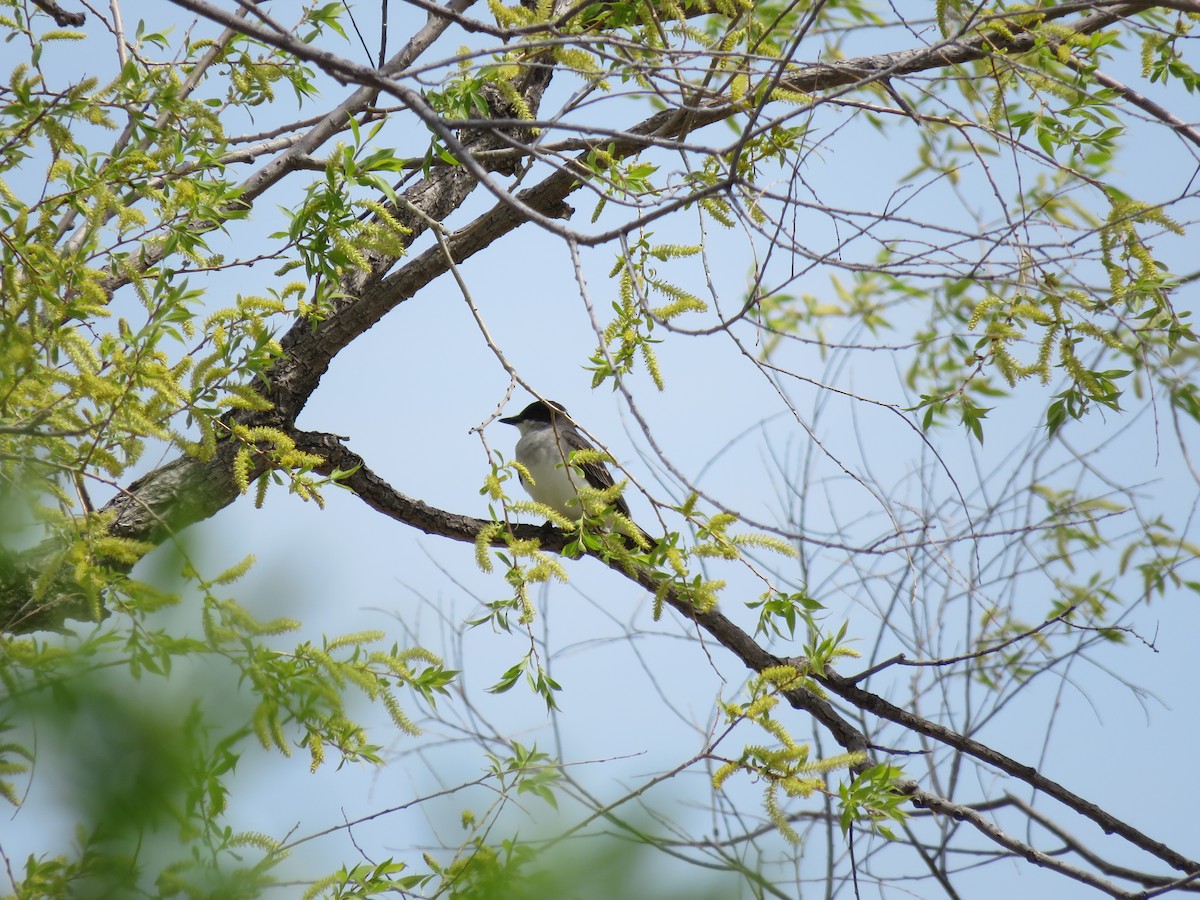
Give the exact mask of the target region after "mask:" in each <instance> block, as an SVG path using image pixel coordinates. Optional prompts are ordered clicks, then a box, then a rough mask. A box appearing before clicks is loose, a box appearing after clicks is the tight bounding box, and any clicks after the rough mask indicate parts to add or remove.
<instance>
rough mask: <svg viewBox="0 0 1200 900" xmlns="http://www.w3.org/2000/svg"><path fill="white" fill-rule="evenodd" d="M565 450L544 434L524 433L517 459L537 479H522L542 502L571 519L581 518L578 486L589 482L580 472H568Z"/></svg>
mask: <svg viewBox="0 0 1200 900" xmlns="http://www.w3.org/2000/svg"><path fill="white" fill-rule="evenodd" d="M563 450H565V448H563ZM563 450H560V449H559V447H558V445H557V444H555V442H554V441H552V440H546V435H544V434H543V435H541V436H538V435H536V434H523V435H521V439H520V440H519V441H517V459H519V460H520V461H521V463H522V464H523V465H524V466H525V468H526V469H528V470H529V474H530V475H531V476H532V477H533V481H534V483H533V484H530V483H529V482H527V481H526V480H525V479H524V478H522V479H521V484H522V485H523V486H524V487H525V490H527V491H528V492H529V496H530V497H532V498H533V499H534V500H536V501H537V502H538V503H544V504H545V505H546V506H548V507H550V508H551V509H552V510H554V511H555V512H557V513H560V514H562V515H564V516H566V517H567V518H570V519H578V518H579V516H580V514H581V510H580V507H579V495H578V493H577V492H576V490H575V485H576V484H578V485H580V486H583V485H586V483H587V482H586V481H585V480H584V478H583V476H582V475H581V474H580V473H579V472H577V471H573V470H572V471H571V472H570V474H568V470H567V467H566V466H565V465H564V464H563Z"/></svg>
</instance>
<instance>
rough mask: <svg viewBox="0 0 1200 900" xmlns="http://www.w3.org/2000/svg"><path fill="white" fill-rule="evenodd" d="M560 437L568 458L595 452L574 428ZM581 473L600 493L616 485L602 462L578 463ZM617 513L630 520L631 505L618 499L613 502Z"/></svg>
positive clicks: (563, 431)
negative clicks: (580, 451)
mask: <svg viewBox="0 0 1200 900" xmlns="http://www.w3.org/2000/svg"><path fill="white" fill-rule="evenodd" d="M559 436H560V438H561V440H562V443H563V445H564V447H565V449H566V451H567V454H566V455H567V456H570V455H571V454H572V453H573V452H575V451H576V450H595V449H596V448H595V447H593V446H592V444H591V442H590V441H589V440H588V439H587V438H585V437H584V436H583V435H582V434H580V433H579V432H578V431H576V430H575V429H574V428H564V429H562V430H561V431H560V432H559ZM575 467H576V468H577V469H579V470H580V471H581V472H583V477H584V479H585V480H586V481H587V483H588V485H589V486H590V487H593V488H595V489H596V490H598V491H606V490H608V489H609V488H610V487H612V486H613V485H614V484H616V482H615V481H613V477H612V473H611V472H610V471H608V466H606V465H604V463H602V462H588V463H577V464H576V466H575ZM613 506H615V507H616V509H617V512H619V513H620V514H621V515H623V516H625V518H629V504H627V503H626V502H625V498H624V497H617V499H616V500H615V501H614V502H613Z"/></svg>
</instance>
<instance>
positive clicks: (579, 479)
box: [500, 400, 629, 519]
mask: <svg viewBox="0 0 1200 900" xmlns="http://www.w3.org/2000/svg"><path fill="white" fill-rule="evenodd" d="M500 421H501V422H503V423H504V424H505V425H513V426H515V427H516V428H517V429H518V430H519V431H520V432H521V436H520V437H519V438H518V439H517V449H516V459H517V462H519V463H520V464H521V465H522V466H524V467H525V469H526V471H528V472H529V475H530V478H529V479H526V477H525V476H524V475H523V474H522V476H521V486H522V487H523V488H525V491H526V492H527V493H528V494H529V496H530V497H532V498H533V499H534V500H536V501H537V502H538V503H541V504H543V505H545V506H548V507H550V508H551V509H552V510H554V511H555V512H556V513H559V514H560V515H563V516H566V517H567V518H568V519H579V518H580V517H581V516H582V515H583V514H584V513H585V512H586V510H585V509H584V508H583V507H582V505H581V504H580V501H579V489H580V488H583V487H588V488H593V489H595V490H598V491H604V490H608V489H609V488H611V487H612V486H613V483H614V482H613V477H612V473H611V472H609V471H608V467H607V466H606V465H604V463H602V462H599V461H595V462H584V463H571V464H568V463H570V459H571V454H572V453H574V452H575V451H576V450H595V449H596V448H595V447H594V446H593V445H592V443H591V442H590V441H589V440H588V439H587V438H585V437H584V436H583V435H582V434H581V433H580V431H579V429H578V428H577V427H576V426H575V423H574V422H572V421H571V417H570V415H569V414H568V413H567V410H566V407H564V406H563V405H562V404H561V403H555V402H554V401H553V400H535V401H534V402H533V403H530V404H529V405H528V406H526V407H525V408H524V409H523V410H521V411H520V412H519V413H517V414H516V415H515V416H509V417H508V418H505V419H501V420H500ZM612 506H613V508H614V509H615V510H616V511H617V512H619V513H620V514H621V515H622V516H624V517H625V518H626V519H629V504H627V503H626V502H625V498H624V497H620V496H618V497H617V498H616V499H615V500H613V501H612Z"/></svg>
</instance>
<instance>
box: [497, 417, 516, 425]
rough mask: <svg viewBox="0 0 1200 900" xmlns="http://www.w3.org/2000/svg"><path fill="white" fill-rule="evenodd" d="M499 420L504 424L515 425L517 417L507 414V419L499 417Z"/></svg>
mask: <svg viewBox="0 0 1200 900" xmlns="http://www.w3.org/2000/svg"><path fill="white" fill-rule="evenodd" d="M500 421H501V422H503V423H504V424H505V425H516V424H517V422H518V421H519V419H518V418H517V416H509V417H508V418H507V419H501V420H500Z"/></svg>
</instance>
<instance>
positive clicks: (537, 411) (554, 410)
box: [500, 400, 567, 425]
mask: <svg viewBox="0 0 1200 900" xmlns="http://www.w3.org/2000/svg"><path fill="white" fill-rule="evenodd" d="M566 415H567V408H566V407H565V406H563V405H562V404H561V403H555V402H554V401H553V400H534V401H533V402H532V403H530V404H529V405H528V406H527V407H525V408H524V409H523V410H521V411H520V412H519V413H517V414H516V415H515V416H509V417H508V418H507V419H501V420H500V421H501V422H503V423H504V424H505V425H520V424H521V423H522V422H547V423H549V422H553V421H554V417H555V416H566Z"/></svg>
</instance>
